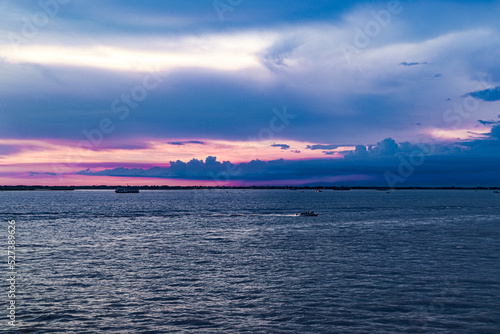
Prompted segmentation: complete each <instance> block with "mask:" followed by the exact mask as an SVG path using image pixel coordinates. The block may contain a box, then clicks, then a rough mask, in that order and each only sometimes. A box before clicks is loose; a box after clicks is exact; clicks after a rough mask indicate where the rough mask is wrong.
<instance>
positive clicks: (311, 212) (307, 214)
mask: <svg viewBox="0 0 500 334" xmlns="http://www.w3.org/2000/svg"><path fill="white" fill-rule="evenodd" d="M317 215H319V213H314V211H307V212H301V213H299V214H298V215H297V216H311V217H316V216H317Z"/></svg>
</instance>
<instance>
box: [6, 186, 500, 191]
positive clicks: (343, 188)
mask: <svg viewBox="0 0 500 334" xmlns="http://www.w3.org/2000/svg"><path fill="white" fill-rule="evenodd" d="M117 187H119V186H106V185H100V186H57V187H53V186H39V185H35V186H24V185H19V186H0V191H40V190H43V191H72V190H114V189H116V188H117ZM133 187H134V188H138V189H140V190H203V189H209V190H217V189H224V190H229V189H245V190H251V189H260V190H273V189H284V190H316V189H320V190H337V191H348V190H380V191H390V190H500V187H453V186H452V187H393V188H389V187H374V186H352V187H351V186H315V187H313V186H248V187H244V186H241V187H229V186H133Z"/></svg>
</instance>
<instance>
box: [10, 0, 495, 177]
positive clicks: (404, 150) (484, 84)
mask: <svg viewBox="0 0 500 334" xmlns="http://www.w3.org/2000/svg"><path fill="white" fill-rule="evenodd" d="M499 13H500V1H437V2H432V3H431V2H429V1H381V2H378V1H305V0H304V1H302V0H300V1H277V0H266V1H261V0H215V1H213V0H203V1H199V0H193V1H180V0H173V1H151V0H149V1H113V0H110V1H95V0H86V1H81V0H41V1H40V2H38V1H10V0H7V1H1V2H0V103H1V104H0V185H17V184H27V185H37V184H44V185H94V184H109V185H118V184H127V183H128V184H138V185H139V184H140V185H142V184H158V185H162V184H166V185H193V184H197V185H202V184H206V185H254V184H255V185H319V184H323V185H377V186H386V185H387V186H410V185H418V186H452V185H456V186H499V185H500V118H499V115H500V108H499V107H500V62H499V61H498V60H499V59H500V20H498V14H499Z"/></svg>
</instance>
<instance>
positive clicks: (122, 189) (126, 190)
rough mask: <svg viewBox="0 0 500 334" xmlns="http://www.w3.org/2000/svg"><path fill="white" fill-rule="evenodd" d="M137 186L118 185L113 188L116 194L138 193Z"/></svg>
mask: <svg viewBox="0 0 500 334" xmlns="http://www.w3.org/2000/svg"><path fill="white" fill-rule="evenodd" d="M138 192H139V188H135V187H118V188H116V189H115V193H117V194H131V193H138Z"/></svg>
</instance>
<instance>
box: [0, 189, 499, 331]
mask: <svg viewBox="0 0 500 334" xmlns="http://www.w3.org/2000/svg"><path fill="white" fill-rule="evenodd" d="M306 210H314V211H317V212H319V213H320V215H319V216H318V217H296V216H294V214H296V213H298V212H301V211H306ZM0 217H1V219H2V221H3V223H2V226H3V229H4V232H2V233H3V234H4V236H5V238H3V240H4V246H1V245H0V248H1V249H0V250H1V254H2V256H3V258H4V259H5V261H3V262H4V268H6V262H7V259H6V249H7V242H6V235H7V221H8V220H10V219H15V220H16V229H17V258H16V260H17V271H18V279H17V282H16V284H17V292H18V293H17V306H18V309H17V312H18V313H17V315H18V318H17V319H18V320H19V325H18V326H17V328H16V330H17V331H19V332H25V333H96V332H103V333H424V332H428V333H500V194H495V193H493V192H492V191H417V190H415V191H394V192H391V193H389V194H387V193H385V192H383V191H332V190H325V191H323V192H322V193H315V192H314V191H305V192H301V191H300V190H298V191H290V190H229V191H225V190H224V191H222V190H211V191H201V190H200V191H198V190H197V191H141V193H140V194H115V193H114V192H113V191H109V190H108V191H69V192H48V191H46V192H44V191H33V192H0ZM4 272H5V273H7V269H5V270H4ZM6 275H7V274H5V275H4V276H6ZM4 282H5V281H4ZM2 284H3V285H2V286H3V289H4V293H0V295H3V296H4V299H5V300H4V302H3V305H4V306H6V305H7V302H8V301H7V299H6V297H5V296H6V294H7V291H8V286H7V283H2ZM5 308H6V307H3V308H2V309H5ZM2 312H3V315H2ZM6 315H7V312H6V311H0V319H2V318H3V320H1V328H2V329H3V330H6V331H7V330H12V329H11V328H9V326H7V316H6Z"/></svg>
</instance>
